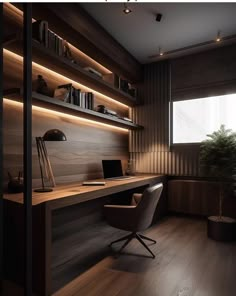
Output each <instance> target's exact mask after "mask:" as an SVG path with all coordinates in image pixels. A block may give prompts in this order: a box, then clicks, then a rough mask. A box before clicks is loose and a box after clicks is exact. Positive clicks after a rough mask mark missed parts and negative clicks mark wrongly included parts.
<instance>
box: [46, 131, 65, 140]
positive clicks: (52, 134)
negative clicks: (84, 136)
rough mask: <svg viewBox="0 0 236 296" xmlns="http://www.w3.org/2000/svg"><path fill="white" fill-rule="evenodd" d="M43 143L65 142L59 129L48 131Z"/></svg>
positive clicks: (63, 135)
mask: <svg viewBox="0 0 236 296" xmlns="http://www.w3.org/2000/svg"><path fill="white" fill-rule="evenodd" d="M43 140H44V141H66V140H67V139H66V135H65V134H64V133H63V132H62V131H60V130H59V129H51V130H48V131H47V132H46V133H45V134H44V136H43Z"/></svg>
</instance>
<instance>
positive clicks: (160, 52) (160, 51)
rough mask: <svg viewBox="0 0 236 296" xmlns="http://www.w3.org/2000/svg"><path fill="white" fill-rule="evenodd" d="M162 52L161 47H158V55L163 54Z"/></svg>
mask: <svg viewBox="0 0 236 296" xmlns="http://www.w3.org/2000/svg"><path fill="white" fill-rule="evenodd" d="M163 54H164V52H163V51H162V50H161V47H159V55H160V56H163Z"/></svg>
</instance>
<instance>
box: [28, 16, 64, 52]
mask: <svg viewBox="0 0 236 296" xmlns="http://www.w3.org/2000/svg"><path fill="white" fill-rule="evenodd" d="M32 36H33V39H35V40H37V41H38V42H40V43H41V44H43V45H44V46H45V47H47V48H49V49H51V50H52V51H54V53H56V54H58V55H59V56H65V52H66V44H67V43H66V41H65V40H63V39H62V38H61V37H59V36H58V35H57V34H55V33H53V32H52V31H51V30H49V29H48V22H47V21H43V20H40V21H36V22H34V23H33V24H32Z"/></svg>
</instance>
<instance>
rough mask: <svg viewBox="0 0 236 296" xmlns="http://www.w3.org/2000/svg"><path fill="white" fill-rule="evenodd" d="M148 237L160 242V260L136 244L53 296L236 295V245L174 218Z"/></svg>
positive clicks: (201, 222) (202, 225)
mask: <svg viewBox="0 0 236 296" xmlns="http://www.w3.org/2000/svg"><path fill="white" fill-rule="evenodd" d="M100 227H101V233H102V230H103V233H107V230H106V231H104V229H106V227H107V226H106V225H104V224H101V225H100ZM104 227H105V228H104ZM96 229H97V231H98V229H99V226H98V225H97V227H96ZM111 229H112V228H111ZM113 234H114V232H113ZM146 234H147V235H148V236H150V237H152V238H154V239H156V240H157V244H156V245H155V244H154V245H150V247H151V249H152V250H153V251H154V253H155V254H156V258H155V259H151V258H148V257H146V255H148V254H147V253H146V250H145V249H144V248H143V247H142V246H141V245H140V244H139V243H138V242H137V241H132V243H131V244H130V245H129V246H128V247H127V249H126V250H125V252H124V254H122V255H121V256H120V257H118V258H114V256H112V254H108V255H107V256H105V257H104V258H102V259H101V260H100V261H98V262H95V263H96V264H95V265H94V266H92V267H91V268H90V269H88V270H87V271H85V272H83V273H82V274H81V275H80V276H78V277H77V278H75V279H74V280H73V281H72V282H70V283H69V284H68V285H66V286H65V287H63V288H62V289H61V290H59V291H57V292H56V293H54V296H64V295H66V296H86V295H89V296H100V295H103V296H124V295H125V296H133V295H136V296H146V295H147V296H235V295H236V281H235V274H236V243H221V242H216V241H213V240H210V239H208V238H207V236H206V221H205V220H198V219H192V218H185V217H174V216H171V217H167V218H165V219H164V220H163V221H161V223H159V224H158V225H155V226H153V227H152V228H150V229H149V230H148V231H147V232H146ZM113 236H115V234H114V235H113ZM117 237H119V235H118V233H117ZM113 238H114V237H112V239H113ZM101 239H102V238H101ZM107 239H108V238H107Z"/></svg>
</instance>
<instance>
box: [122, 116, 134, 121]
mask: <svg viewBox="0 0 236 296" xmlns="http://www.w3.org/2000/svg"><path fill="white" fill-rule="evenodd" d="M120 118H121V119H123V120H125V121H129V122H133V121H132V120H131V119H130V118H128V117H120Z"/></svg>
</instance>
